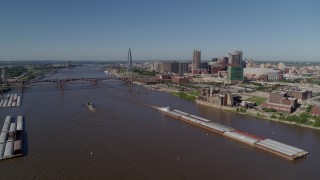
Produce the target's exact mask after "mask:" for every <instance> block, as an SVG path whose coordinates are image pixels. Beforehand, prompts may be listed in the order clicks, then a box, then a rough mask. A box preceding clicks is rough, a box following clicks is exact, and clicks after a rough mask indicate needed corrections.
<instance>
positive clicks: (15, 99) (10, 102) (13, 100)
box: [0, 94, 21, 108]
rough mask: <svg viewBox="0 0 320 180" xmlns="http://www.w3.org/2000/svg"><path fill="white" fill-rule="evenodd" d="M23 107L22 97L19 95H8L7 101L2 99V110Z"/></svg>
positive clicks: (0, 102)
mask: <svg viewBox="0 0 320 180" xmlns="http://www.w3.org/2000/svg"><path fill="white" fill-rule="evenodd" d="M19 106H21V96H19V95H18V94H8V95H7V96H6V98H5V99H0V108H7V107H19Z"/></svg>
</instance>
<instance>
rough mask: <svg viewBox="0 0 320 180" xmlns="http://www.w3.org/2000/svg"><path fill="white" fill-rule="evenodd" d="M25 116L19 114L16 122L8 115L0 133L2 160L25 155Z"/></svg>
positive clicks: (0, 154) (0, 157) (0, 155)
mask: <svg viewBox="0 0 320 180" xmlns="http://www.w3.org/2000/svg"><path fill="white" fill-rule="evenodd" d="M23 131H24V126H23V117H22V116H18V117H17V118H16V122H12V117H11V116H7V117H6V119H5V122H4V124H3V128H2V132H1V134H0V160H5V159H11V158H16V157H21V156H23V149H22V148H23V147H22V145H23Z"/></svg>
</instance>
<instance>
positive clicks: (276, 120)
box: [195, 100, 320, 130]
mask: <svg viewBox="0 0 320 180" xmlns="http://www.w3.org/2000/svg"><path fill="white" fill-rule="evenodd" d="M195 103H197V104H200V105H204V106H209V107H213V108H216V109H221V110H226V111H229V112H233V113H237V114H242V115H245V116H252V117H256V118H259V119H263V120H271V121H275V122H281V123H286V124H290V125H295V126H301V127H306V128H311V129H315V130H320V127H314V126H308V125H305V124H297V123H295V122H289V121H281V120H279V119H272V118H270V117H264V116H260V117H258V116H256V115H255V114H252V113H250V112H247V113H238V112H235V109H234V108H233V107H229V106H220V105H216V104H212V103H209V102H206V101H201V100H196V101H195Z"/></svg>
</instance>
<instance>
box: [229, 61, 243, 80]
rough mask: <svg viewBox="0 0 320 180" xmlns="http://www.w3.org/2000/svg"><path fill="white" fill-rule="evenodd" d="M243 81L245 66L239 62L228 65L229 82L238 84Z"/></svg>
mask: <svg viewBox="0 0 320 180" xmlns="http://www.w3.org/2000/svg"><path fill="white" fill-rule="evenodd" d="M242 81H243V67H242V66H240V65H237V64H230V65H229V66H228V76H227V84H238V83H241V82H242Z"/></svg>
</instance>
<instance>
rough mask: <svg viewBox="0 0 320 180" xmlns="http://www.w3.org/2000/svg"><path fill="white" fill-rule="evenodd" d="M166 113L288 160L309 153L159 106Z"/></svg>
mask: <svg viewBox="0 0 320 180" xmlns="http://www.w3.org/2000/svg"><path fill="white" fill-rule="evenodd" d="M158 109H159V110H160V111H162V112H164V113H165V114H166V115H169V116H171V117H174V118H176V119H179V120H182V121H185V122H188V123H191V124H193V125H196V126H199V127H202V128H204V129H207V130H210V131H213V132H215V133H218V134H221V135H223V136H225V137H228V138H230V139H234V140H237V141H239V142H242V143H245V144H248V145H250V146H252V147H254V148H257V149H261V150H265V151H267V152H270V153H272V154H275V155H278V156H281V157H283V158H285V159H288V160H296V159H299V158H302V157H305V156H307V155H308V154H309V153H308V152H307V151H305V150H302V149H299V148H296V147H293V146H290V145H287V144H284V143H281V142H278V141H275V140H272V139H267V138H263V137H259V136H256V135H252V134H249V133H247V132H244V131H241V130H237V129H234V128H232V127H228V126H225V125H222V124H219V123H216V122H212V121H211V120H209V119H205V118H202V117H199V116H196V115H192V114H188V113H186V112H183V111H179V110H175V109H170V108H169V107H161V108H158Z"/></svg>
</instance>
